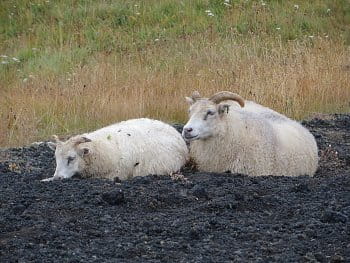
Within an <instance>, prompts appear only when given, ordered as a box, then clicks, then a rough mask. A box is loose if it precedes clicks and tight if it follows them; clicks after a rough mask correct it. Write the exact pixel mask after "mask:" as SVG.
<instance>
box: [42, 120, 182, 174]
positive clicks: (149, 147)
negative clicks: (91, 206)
mask: <svg viewBox="0 0 350 263" xmlns="http://www.w3.org/2000/svg"><path fill="white" fill-rule="evenodd" d="M48 144H49V146H50V148H52V149H54V150H55V156H56V165H57V166H56V171H55V174H54V176H53V177H51V178H48V179H44V180H43V181H52V180H55V179H60V178H70V177H73V176H74V175H77V174H79V175H80V176H81V177H83V178H87V177H99V178H108V179H113V178H115V177H118V178H119V179H120V180H125V179H128V178H131V177H134V176H145V175H149V174H158V175H165V174H171V173H173V172H176V171H178V170H179V169H180V168H181V167H182V166H183V165H184V164H185V163H186V161H187V159H188V148H187V146H186V143H185V141H184V140H183V138H182V137H181V134H180V133H178V132H177V131H176V129H175V128H173V127H172V126H170V125H168V124H165V123H163V122H161V121H157V120H150V119H133V120H128V121H123V122H120V123H117V124H113V125H111V126H108V127H105V128H102V129H99V130H97V131H94V132H91V133H86V134H83V135H78V136H74V137H72V138H70V139H69V140H67V141H66V142H61V141H59V140H58V138H57V136H56V143H53V142H49V143H48Z"/></svg>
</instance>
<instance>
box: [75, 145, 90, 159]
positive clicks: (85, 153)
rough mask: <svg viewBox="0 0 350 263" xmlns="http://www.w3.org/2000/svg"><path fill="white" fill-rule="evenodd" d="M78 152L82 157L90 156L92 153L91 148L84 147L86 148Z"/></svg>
mask: <svg viewBox="0 0 350 263" xmlns="http://www.w3.org/2000/svg"><path fill="white" fill-rule="evenodd" d="M78 154H79V155H80V156H81V157H85V156H88V155H90V154H91V150H90V149H89V148H86V147H84V148H81V149H79V151H78Z"/></svg>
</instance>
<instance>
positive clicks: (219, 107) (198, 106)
mask: <svg viewBox="0 0 350 263" xmlns="http://www.w3.org/2000/svg"><path fill="white" fill-rule="evenodd" d="M186 99H187V102H188V103H189V104H190V108H189V121H188V122H187V123H186V125H185V126H184V128H183V131H182V136H183V137H184V139H185V140H186V141H194V140H200V139H207V138H209V137H212V136H215V135H216V134H217V133H218V132H219V131H218V129H217V127H220V125H218V124H219V122H220V121H221V118H222V116H223V115H224V114H225V113H227V112H228V110H229V105H226V104H216V103H214V102H212V101H210V100H208V99H198V100H194V99H193V98H188V97H187V98H186Z"/></svg>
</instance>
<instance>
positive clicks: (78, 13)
mask: <svg viewBox="0 0 350 263" xmlns="http://www.w3.org/2000/svg"><path fill="white" fill-rule="evenodd" d="M262 3H265V5H263V4H262ZM0 5H1V8H0V24H1V27H0V42H1V43H2V44H1V46H0V53H1V54H4V55H8V56H11V57H16V58H19V59H20V60H21V62H20V63H12V61H11V63H9V65H5V66H4V65H1V67H0V76H1V78H2V79H3V80H5V83H6V84H9V83H11V82H12V81H15V80H17V79H16V77H23V75H25V74H29V73H35V74H36V73H39V74H48V73H53V74H60V73H62V72H65V71H67V70H68V69H69V68H71V67H73V66H74V65H77V64H86V63H88V62H89V61H90V60H91V57H92V56H94V55H96V54H99V53H107V54H110V53H125V52H135V51H138V50H143V49H146V48H147V47H148V46H149V45H152V44H153V43H154V41H158V39H159V41H161V42H164V43H167V42H174V41H180V40H181V39H183V38H186V36H192V35H198V34H202V35H203V36H205V37H208V39H209V40H210V38H217V37H219V38H230V39H233V40H234V41H247V40H249V38H251V37H252V36H258V37H259V38H262V39H266V38H279V39H281V40H282V41H290V40H305V38H307V37H309V36H311V37H312V36H314V37H315V36H324V35H327V36H328V37H330V38H342V39H343V40H344V41H345V42H347V44H349V43H348V42H349V41H350V33H349V30H350V29H349V28H350V27H349V25H350V3H349V1H346V0H316V1H264V2H262V1H246V0H241V1H239V0H232V1H230V2H229V6H228V5H225V4H224V1H223V0H220V1H219V0H207V1H205V0H204V1H203V0H194V1H175V0H163V1H156V0H149V1H131V0H125V1H112V0H106V1H95V0H80V1H79V0H60V1H45V0H17V1H13V0H11V1H10V0H3V1H1V4H0ZM296 5H297V6H296ZM206 10H210V11H211V12H212V13H213V14H214V16H209V15H208V12H206ZM213 35H215V36H213ZM33 48H34V49H36V50H37V51H33V50H32V49H33ZM5 61H6V60H5ZM18 69H19V70H21V71H22V70H23V71H24V72H22V73H20V74H18V73H16V72H15V71H16V70H18Z"/></svg>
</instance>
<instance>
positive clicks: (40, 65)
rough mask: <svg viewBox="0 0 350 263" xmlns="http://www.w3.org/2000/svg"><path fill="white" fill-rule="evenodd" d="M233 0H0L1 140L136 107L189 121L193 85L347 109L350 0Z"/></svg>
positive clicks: (305, 107)
mask: <svg viewBox="0 0 350 263" xmlns="http://www.w3.org/2000/svg"><path fill="white" fill-rule="evenodd" d="M226 4H228V5H225V1H223V0H222V1H221V0H220V1H205V0H204V1H199V0H197V1H175V0H164V1H155V0H149V1H131V0H125V1H111V0H110V1H108V0H106V1H92V0H91V1H88V0H84V1H83V0H75V1H68V0H60V1H41V0H40V1H29V0H22V1H19V0H17V1H16V0H11V1H10V0H5V1H2V2H1V4H0V5H1V6H0V7H1V8H0V24H1V27H0V43H2V44H1V46H0V54H2V55H3V57H1V58H0V61H1V64H0V78H1V80H2V81H1V83H0V123H1V126H0V146H14V145H21V144H26V143H30V142H32V141H35V140H42V139H47V138H49V136H50V135H52V134H74V133H79V132H85V131H89V130H93V129H96V128H98V127H102V126H104V125H107V124H110V123H112V122H117V121H120V120H124V119H128V118H133V117H152V118H157V119H162V120H165V121H168V122H185V121H186V118H187V116H186V115H187V114H186V112H187V105H186V104H185V102H184V96H188V95H190V94H191V93H192V91H193V90H199V91H200V92H201V93H202V94H203V96H210V95H211V94H213V93H214V92H216V91H220V90H231V91H234V92H237V93H239V94H241V95H242V96H244V97H245V98H247V99H252V100H255V101H257V102H259V103H261V104H264V105H267V106H269V107H271V108H274V109H276V110H278V111H280V112H283V113H285V114H286V115H288V116H290V117H292V118H296V119H302V118H305V117H307V116H310V115H311V114H313V113H314V112H349V110H350V104H349V103H350V64H349V60H348V58H349V57H350V56H349V55H350V49H349V44H350V3H349V2H348V1H345V0H344V1H343V0H337V1H335V0H315V1H312V3H308V2H307V1H278V0H274V1H272V0H271V1H264V2H262V1H245V0H242V1H239V0H231V1H229V2H228V3H227V2H226ZM67 6H69V8H67ZM210 14H213V16H212V15H210ZM5 56H7V57H5ZM13 58H15V59H13Z"/></svg>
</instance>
